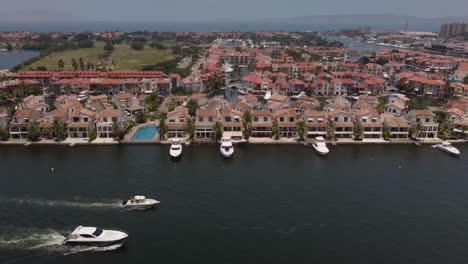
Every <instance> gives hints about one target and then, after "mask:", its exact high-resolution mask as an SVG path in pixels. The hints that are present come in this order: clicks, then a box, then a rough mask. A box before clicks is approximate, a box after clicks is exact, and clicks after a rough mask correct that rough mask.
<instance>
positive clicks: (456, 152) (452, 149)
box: [433, 141, 460, 156]
mask: <svg viewBox="0 0 468 264" xmlns="http://www.w3.org/2000/svg"><path fill="white" fill-rule="evenodd" d="M433 147H435V148H438V149H440V150H442V151H445V152H447V153H448V154H450V155H455V156H458V155H460V151H459V150H458V149H457V148H455V147H454V146H452V144H450V142H447V141H444V142H442V144H438V145H434V146H433Z"/></svg>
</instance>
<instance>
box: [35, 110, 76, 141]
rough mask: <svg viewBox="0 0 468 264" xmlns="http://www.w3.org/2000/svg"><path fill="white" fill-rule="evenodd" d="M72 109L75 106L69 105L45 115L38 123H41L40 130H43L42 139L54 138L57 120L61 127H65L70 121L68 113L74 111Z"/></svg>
mask: <svg viewBox="0 0 468 264" xmlns="http://www.w3.org/2000/svg"><path fill="white" fill-rule="evenodd" d="M72 107H73V104H72V103H69V104H67V105H64V106H61V107H59V108H57V109H55V110H53V111H51V112H48V113H45V114H44V115H43V116H42V118H41V119H39V120H38V121H37V122H38V123H39V129H40V130H41V137H42V138H52V137H53V136H54V134H53V128H54V121H55V120H57V121H58V123H59V124H60V125H62V126H65V124H66V122H67V120H68V113H69V112H70V111H71V110H72Z"/></svg>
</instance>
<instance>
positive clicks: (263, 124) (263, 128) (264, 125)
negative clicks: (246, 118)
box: [251, 110, 272, 137]
mask: <svg viewBox="0 0 468 264" xmlns="http://www.w3.org/2000/svg"><path fill="white" fill-rule="evenodd" d="M251 115H252V137H271V136H272V133H271V122H272V114H271V111H270V110H253V111H252V114H251Z"/></svg>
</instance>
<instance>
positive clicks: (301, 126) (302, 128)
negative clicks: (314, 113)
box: [296, 119, 307, 140]
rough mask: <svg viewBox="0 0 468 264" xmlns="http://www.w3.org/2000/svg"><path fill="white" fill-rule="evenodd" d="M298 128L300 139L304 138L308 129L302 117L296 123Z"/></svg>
mask: <svg viewBox="0 0 468 264" xmlns="http://www.w3.org/2000/svg"><path fill="white" fill-rule="evenodd" d="M296 129H297V136H298V137H299V139H300V140H304V135H305V133H306V130H307V127H306V124H305V122H304V120H302V119H301V120H299V121H298V122H297V123H296Z"/></svg>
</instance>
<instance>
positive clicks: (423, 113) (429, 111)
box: [408, 110, 435, 116]
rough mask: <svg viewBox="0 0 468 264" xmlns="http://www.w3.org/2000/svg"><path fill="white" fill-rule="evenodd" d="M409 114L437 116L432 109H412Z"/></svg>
mask: <svg viewBox="0 0 468 264" xmlns="http://www.w3.org/2000/svg"><path fill="white" fill-rule="evenodd" d="M408 115H414V116H435V115H434V113H433V112H432V111H431V110H411V111H409V113H408Z"/></svg>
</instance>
